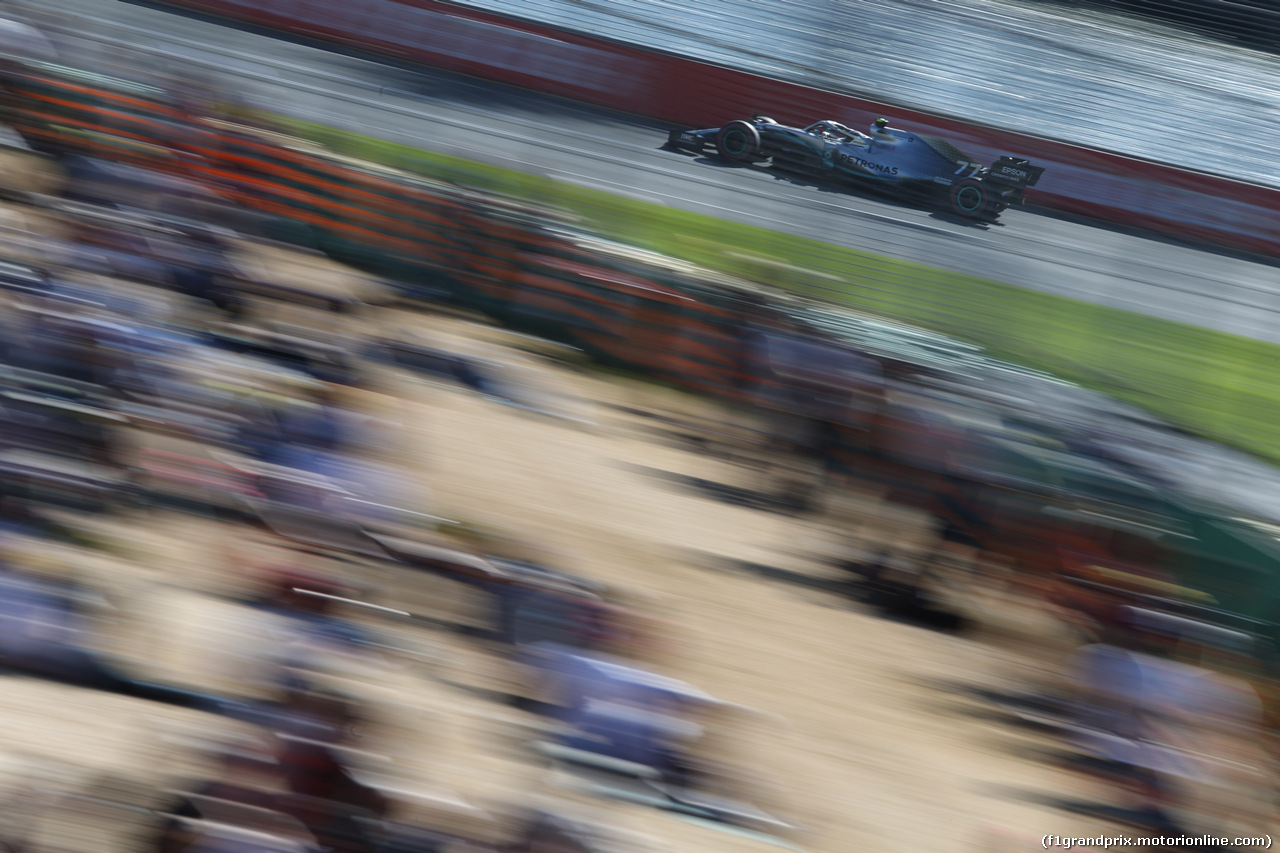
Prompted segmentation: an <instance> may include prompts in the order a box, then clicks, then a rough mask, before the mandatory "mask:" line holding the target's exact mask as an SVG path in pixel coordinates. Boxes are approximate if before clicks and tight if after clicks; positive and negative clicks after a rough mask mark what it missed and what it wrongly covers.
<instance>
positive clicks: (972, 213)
mask: <svg viewBox="0 0 1280 853" xmlns="http://www.w3.org/2000/svg"><path fill="white" fill-rule="evenodd" d="M948 200H949V202H950V204H951V212H952V213H955V214H956V215H957V216H963V217H965V218H966V219H982V218H986V217H988V216H990V211H991V208H992V207H993V205H992V202H993V199H992V196H991V190H989V189H988V188H987V186H986V185H985V184H983V183H982V181H975V180H974V179H973V178H968V179H966V180H963V181H957V182H956V183H954V184H952V185H951V192H950V193H949V194H948Z"/></svg>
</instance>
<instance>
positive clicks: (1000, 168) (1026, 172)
mask: <svg viewBox="0 0 1280 853" xmlns="http://www.w3.org/2000/svg"><path fill="white" fill-rule="evenodd" d="M1043 174H1044V167H1043V166H1032V165H1031V163H1030V161H1028V160H1022V159H1020V158H1018V157H1009V156H1008V155H1006V156H1003V157H1001V158H1000V159H999V160H997V161H996V162H995V163H993V164H991V168H990V169H988V170H987V175H986V178H987V180H988V181H991V182H993V183H1000V184H1008V185H1010V186H1015V187H1019V188H1022V187H1034V186H1035V185H1036V182H1037V181H1039V180H1040V176H1041V175H1043Z"/></svg>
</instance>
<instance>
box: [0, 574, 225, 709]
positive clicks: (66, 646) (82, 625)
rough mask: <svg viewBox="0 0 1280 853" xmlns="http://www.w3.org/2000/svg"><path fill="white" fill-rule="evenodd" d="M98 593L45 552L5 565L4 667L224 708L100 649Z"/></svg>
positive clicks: (1, 590) (0, 635)
mask: <svg viewBox="0 0 1280 853" xmlns="http://www.w3.org/2000/svg"><path fill="white" fill-rule="evenodd" d="M92 598H93V595H92V593H91V592H90V591H89V590H88V589H86V588H85V587H83V586H82V585H80V584H78V583H77V582H75V581H74V580H72V579H71V578H70V577H68V576H66V574H65V572H64V570H63V567H62V566H61V565H60V562H59V561H58V560H56V559H53V558H51V557H49V556H47V555H45V554H42V553H40V552H26V551H22V550H20V549H10V551H9V558H8V559H6V560H5V561H4V563H3V565H2V566H0V665H3V666H5V667H7V668H9V669H11V670H17V671H20V672H25V673H30V674H32V675H37V676H41V677H44V678H49V679H53V680H55V681H60V682H63V683H67V684H72V685H75V686H78V687H86V688H89V689H94V690H105V691H108V692H112V693H118V694H121V695H125V696H132V697H134V698H139V699H148V700H151V701H157V702H164V703H167V704H173V705H179V706H181V707H185V708H195V709H199V710H205V711H210V712H214V713H218V712H221V710H222V707H223V705H222V702H221V701H220V700H219V699H218V698H216V697H213V696H207V695H202V694H198V693H194V692H191V691H187V690H182V689H180V688H175V687H169V686H166V685H160V684H151V683H147V682H143V681H139V680H137V679H134V678H130V677H129V676H127V675H125V674H124V673H123V672H121V671H120V670H119V669H117V668H116V666H115V665H113V664H112V663H111V662H109V661H108V660H106V659H105V658H104V657H103V656H102V655H101V654H100V653H98V652H97V651H96V649H95V646H96V639H97V637H96V633H97V631H96V626H95V624H94V620H93V615H92V609H91V604H90V602H91V600H92Z"/></svg>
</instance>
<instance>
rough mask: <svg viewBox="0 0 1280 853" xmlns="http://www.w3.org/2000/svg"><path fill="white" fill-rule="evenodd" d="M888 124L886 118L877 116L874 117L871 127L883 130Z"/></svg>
mask: <svg viewBox="0 0 1280 853" xmlns="http://www.w3.org/2000/svg"><path fill="white" fill-rule="evenodd" d="M888 126H889V120H888V119H887V118H878V119H876V121H875V124H873V125H872V127H873V128H875V129H876V130H884V129H885V128H887V127H888Z"/></svg>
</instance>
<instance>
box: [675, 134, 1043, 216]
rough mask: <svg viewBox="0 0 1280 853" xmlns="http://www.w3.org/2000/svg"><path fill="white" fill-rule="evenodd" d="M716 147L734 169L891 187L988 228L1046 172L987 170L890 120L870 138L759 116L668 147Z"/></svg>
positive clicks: (1011, 161) (1008, 166) (1006, 166)
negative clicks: (767, 163) (752, 166)
mask: <svg viewBox="0 0 1280 853" xmlns="http://www.w3.org/2000/svg"><path fill="white" fill-rule="evenodd" d="M713 146H714V148H715V150H716V152H717V153H718V154H719V155H720V156H721V157H722V158H724V159H725V160H729V161H731V162H737V163H753V162H762V161H764V160H771V161H772V164H773V166H774V167H775V168H778V169H791V170H793V171H799V172H805V173H809V174H812V175H818V176H823V177H829V178H831V179H833V180H845V181H857V182H863V183H865V182H874V183H876V184H879V185H887V186H892V187H893V188H894V189H895V191H903V192H910V193H912V194H915V195H924V196H927V197H930V198H932V199H935V200H937V201H939V202H944V203H946V204H947V205H948V206H949V207H950V209H951V211H952V212H954V213H956V214H958V215H959V216H963V217H965V218H968V219H982V220H987V221H991V220H994V219H995V218H996V217H997V216H999V215H1000V213H1001V212H1002V211H1003V210H1004V209H1005V208H1007V207H1009V206H1010V205H1014V204H1022V202H1023V190H1025V189H1026V188H1027V187H1033V186H1035V185H1036V182H1037V181H1039V180H1040V176H1041V174H1043V173H1044V169H1043V168H1042V167H1039V166H1032V165H1031V164H1030V163H1028V162H1027V161H1026V160H1021V159H1018V158H1016V157H1008V156H1005V157H1001V158H1000V159H999V160H997V161H996V162H995V163H994V164H993V165H991V166H989V167H983V165H982V164H981V163H979V162H977V161H975V160H974V159H973V158H972V157H970V156H969V155H967V154H965V153H964V152H963V151H960V150H959V149H958V148H956V147H955V146H954V145H952V144H951V143H949V142H947V141H945V140H942V139H939V138H937V137H935V136H925V135H923V134H919V133H911V132H909V131H903V130H897V129H895V128H890V127H888V122H887V121H886V120H885V119H879V120H877V121H876V123H875V124H874V125H873V126H872V127H871V133H869V134H867V133H861V132H859V131H856V130H852V129H851V128H848V127H845V126H844V125H842V124H840V123H838V122H834V121H820V122H818V123H816V124H813V125H810V126H809V127H806V128H804V129H800V128H795V127H787V126H785V125H781V124H778V123H777V122H776V121H774V120H773V119H771V118H764V117H763V116H755V117H753V118H752V119H751V120H750V121H731V122H729V123H728V124H726V125H725V126H724V127H713V128H707V129H705V130H673V131H671V135H670V137H669V138H668V140H667V147H669V148H674V149H677V150H686V151H699V152H700V151H704V150H706V149H707V148H709V147H713Z"/></svg>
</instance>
